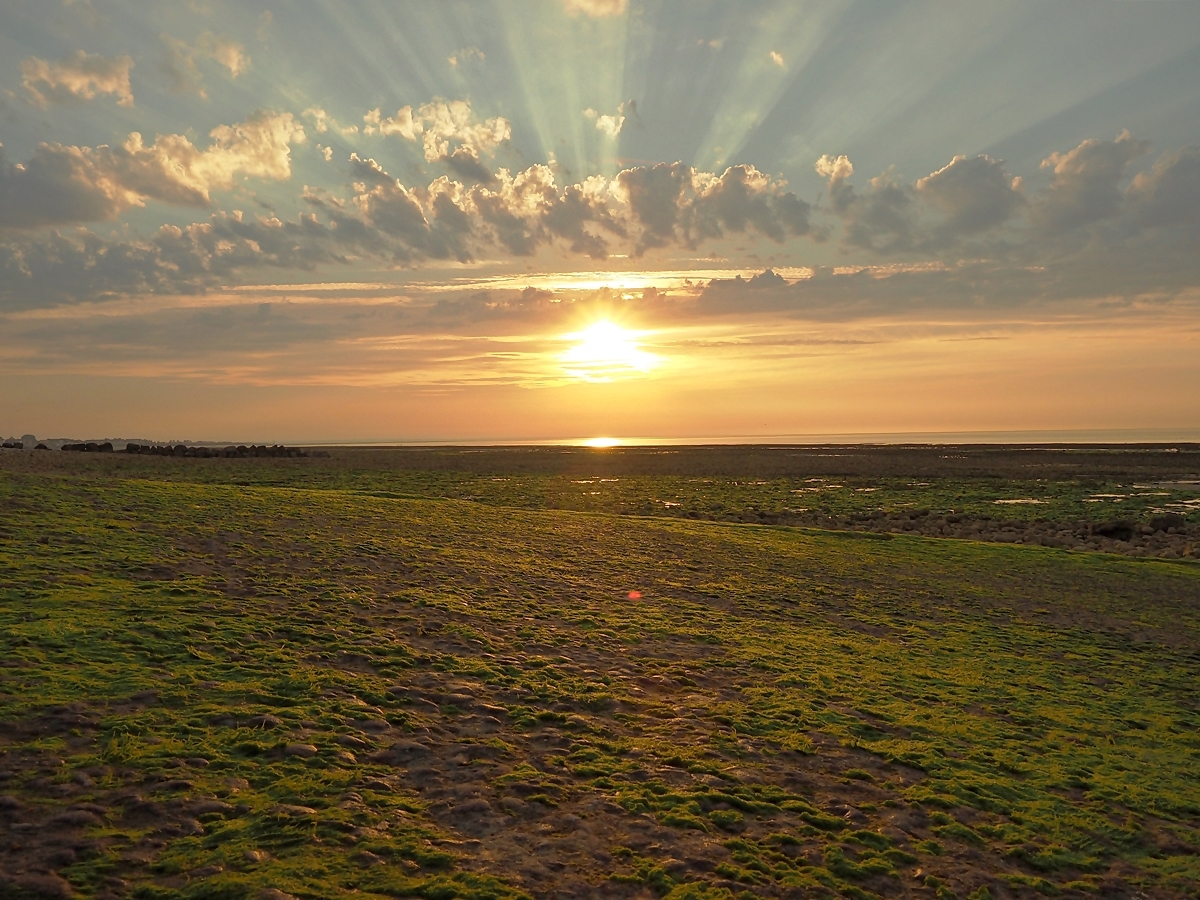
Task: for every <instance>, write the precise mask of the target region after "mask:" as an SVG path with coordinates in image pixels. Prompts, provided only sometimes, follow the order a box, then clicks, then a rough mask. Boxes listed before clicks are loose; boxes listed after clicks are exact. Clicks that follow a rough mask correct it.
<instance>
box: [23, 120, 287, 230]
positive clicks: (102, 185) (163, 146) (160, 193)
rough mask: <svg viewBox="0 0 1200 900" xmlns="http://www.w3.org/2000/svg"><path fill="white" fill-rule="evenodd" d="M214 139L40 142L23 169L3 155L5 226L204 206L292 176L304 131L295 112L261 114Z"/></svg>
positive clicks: (162, 137)
mask: <svg viewBox="0 0 1200 900" xmlns="http://www.w3.org/2000/svg"><path fill="white" fill-rule="evenodd" d="M209 137H210V138H211V142H210V145H209V147H208V148H207V149H205V150H200V149H199V148H197V147H196V146H195V145H193V144H192V142H191V141H190V140H189V139H188V138H186V137H184V136H183V135H178V134H168V135H158V136H157V137H156V138H155V140H154V143H152V144H149V145H147V144H146V143H145V140H144V139H143V137H142V135H141V134H139V133H138V132H133V133H132V134H130V135H129V137H128V139H127V140H126V141H125V143H124V144H122V145H121V146H119V147H109V146H107V145H101V146H99V147H95V148H91V147H74V146H67V145H63V144H42V145H40V146H39V147H38V149H37V151H36V152H35V153H34V155H33V158H32V159H30V160H29V161H28V162H27V163H24V164H20V163H18V164H11V163H8V162H7V160H5V159H3V157H0V228H37V227H41V226H45V225H62V224H69V223H77V222H92V221H107V220H112V219H114V218H116V217H117V216H118V215H119V214H120V213H122V212H124V211H125V210H126V209H129V208H130V207H133V206H143V205H145V202H146V201H147V200H158V201H161V202H164V203H172V204H177V205H185V206H206V205H207V204H208V203H209V201H210V198H211V196H210V195H211V192H212V191H214V190H224V189H228V188H230V187H232V186H233V183H234V179H235V178H236V177H237V176H239V175H251V176H255V177H259V178H269V179H274V180H284V179H286V178H288V177H290V175H291V144H293V143H302V142H303V141H304V129H303V128H302V127H301V126H300V125H299V124H297V123H296V122H295V121H293V119H292V115H291V113H272V112H265V111H263V112H258V113H255V114H254V115H252V116H250V118H248V119H247V120H246V121H245V122H242V123H239V124H236V125H221V126H218V127H217V128H214V129H213V130H212V131H211V132H210V134H209Z"/></svg>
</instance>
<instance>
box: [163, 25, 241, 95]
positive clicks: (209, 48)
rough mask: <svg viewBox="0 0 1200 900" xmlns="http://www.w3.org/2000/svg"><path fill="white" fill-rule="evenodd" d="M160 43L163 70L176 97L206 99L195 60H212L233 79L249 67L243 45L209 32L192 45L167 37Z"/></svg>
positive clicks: (202, 77)
mask: <svg viewBox="0 0 1200 900" xmlns="http://www.w3.org/2000/svg"><path fill="white" fill-rule="evenodd" d="M161 40H162V43H163V48H164V51H165V55H164V58H163V61H162V68H163V71H164V72H165V73H166V75H167V78H168V79H169V80H170V88H171V90H172V91H174V92H175V93H177V94H197V95H199V96H200V97H207V96H208V92H207V91H206V90H205V89H204V75H203V73H202V72H201V71H200V67H199V66H198V65H197V63H196V60H197V59H211V60H214V61H216V62H218V63H220V64H221V65H222V66H224V67H225V68H226V69H228V70H229V75H230V77H232V78H237V77H238V76H239V75H241V74H242V73H243V72H245V71H246V69H247V68H249V66H250V57H249V56H248V55H247V54H246V48H245V47H244V46H242V45H241V44H239V43H238V42H237V41H235V40H233V39H232V38H229V37H224V36H221V35H215V34H213V33H212V32H211V31H206V32H204V33H203V34H201V35H200V36H199V37H198V38H197V39H196V43H195V44H188V43H187V42H186V41H181V40H179V39H178V38H173V37H171V36H170V35H166V34H164V35H162V36H161Z"/></svg>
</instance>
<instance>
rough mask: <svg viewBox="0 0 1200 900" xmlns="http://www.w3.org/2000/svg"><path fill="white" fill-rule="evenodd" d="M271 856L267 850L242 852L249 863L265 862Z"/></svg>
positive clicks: (243, 857)
mask: <svg viewBox="0 0 1200 900" xmlns="http://www.w3.org/2000/svg"><path fill="white" fill-rule="evenodd" d="M270 858H271V854H270V853H268V852H267V851H266V850H246V851H243V853H242V859H244V860H246V862H248V863H260V862H265V861H266V860H268V859H270Z"/></svg>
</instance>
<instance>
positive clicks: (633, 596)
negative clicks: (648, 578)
mask: <svg viewBox="0 0 1200 900" xmlns="http://www.w3.org/2000/svg"><path fill="white" fill-rule="evenodd" d="M625 596H627V597H628V598H629V599H630V600H641V599H642V592H641V591H630V592H629V593H628V594H626V595H625Z"/></svg>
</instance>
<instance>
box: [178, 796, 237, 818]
mask: <svg viewBox="0 0 1200 900" xmlns="http://www.w3.org/2000/svg"><path fill="white" fill-rule="evenodd" d="M188 811H189V812H190V813H191V814H192V815H193V816H207V815H211V814H213V813H219V814H220V815H222V816H228V815H230V814H232V813H233V806H232V805H230V804H228V803H225V802H224V801H222V800H198V801H196V802H195V803H193V804H191V805H190V806H189V807H188Z"/></svg>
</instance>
